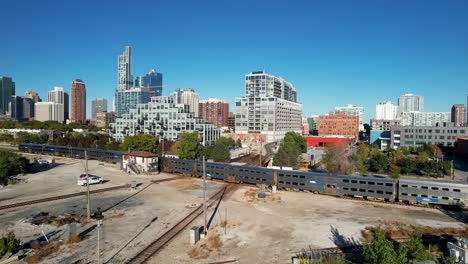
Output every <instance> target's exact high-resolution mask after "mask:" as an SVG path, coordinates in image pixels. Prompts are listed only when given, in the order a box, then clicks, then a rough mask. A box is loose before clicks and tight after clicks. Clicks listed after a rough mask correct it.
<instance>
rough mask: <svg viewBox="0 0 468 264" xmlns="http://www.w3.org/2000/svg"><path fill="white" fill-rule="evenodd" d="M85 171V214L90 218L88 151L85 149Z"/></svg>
mask: <svg viewBox="0 0 468 264" xmlns="http://www.w3.org/2000/svg"><path fill="white" fill-rule="evenodd" d="M85 173H86V215H87V216H88V220H89V219H91V208H90V197H89V173H88V151H87V150H85Z"/></svg>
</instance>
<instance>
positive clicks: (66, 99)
mask: <svg viewBox="0 0 468 264" xmlns="http://www.w3.org/2000/svg"><path fill="white" fill-rule="evenodd" d="M63 119H64V120H65V121H67V120H70V95H69V94H68V93H67V92H63Z"/></svg>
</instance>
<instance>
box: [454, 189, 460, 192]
mask: <svg viewBox="0 0 468 264" xmlns="http://www.w3.org/2000/svg"><path fill="white" fill-rule="evenodd" d="M453 191H454V192H461V190H460V189H453Z"/></svg>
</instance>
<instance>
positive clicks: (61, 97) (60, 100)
mask: <svg viewBox="0 0 468 264" xmlns="http://www.w3.org/2000/svg"><path fill="white" fill-rule="evenodd" d="M47 101H48V102H53V103H56V104H57V107H58V108H60V110H59V111H57V113H63V116H62V117H60V118H57V119H58V120H66V118H65V92H64V91H63V88H62V87H58V86H55V87H54V90H51V91H49V92H47ZM52 120H56V119H52Z"/></svg>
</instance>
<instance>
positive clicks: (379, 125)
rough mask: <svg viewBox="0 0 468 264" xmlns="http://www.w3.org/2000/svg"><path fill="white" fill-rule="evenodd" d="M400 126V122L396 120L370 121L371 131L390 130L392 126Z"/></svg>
mask: <svg viewBox="0 0 468 264" xmlns="http://www.w3.org/2000/svg"><path fill="white" fill-rule="evenodd" d="M399 125H401V121H400V120H398V119H392V120H386V119H375V118H373V119H371V120H370V127H371V130H385V131H388V130H390V128H391V127H393V126H399Z"/></svg>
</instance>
